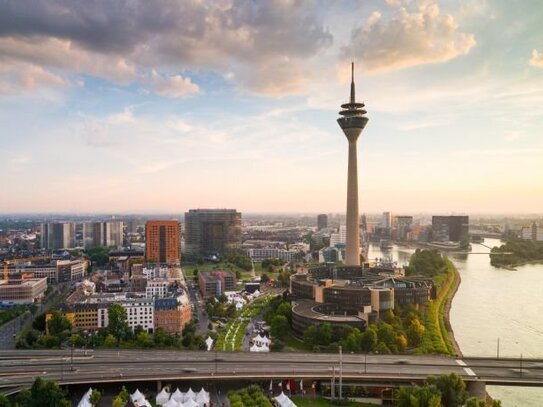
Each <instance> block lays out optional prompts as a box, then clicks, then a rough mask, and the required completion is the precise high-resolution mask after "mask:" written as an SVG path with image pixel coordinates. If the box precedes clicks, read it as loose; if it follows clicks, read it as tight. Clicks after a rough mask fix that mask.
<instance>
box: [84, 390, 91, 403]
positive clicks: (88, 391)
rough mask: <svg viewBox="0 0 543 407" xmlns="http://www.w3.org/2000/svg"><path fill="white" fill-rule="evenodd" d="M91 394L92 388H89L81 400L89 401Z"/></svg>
mask: <svg viewBox="0 0 543 407" xmlns="http://www.w3.org/2000/svg"><path fill="white" fill-rule="evenodd" d="M91 394H92V387H89V389H88V390H87V392H86V393H85V394H84V396H83V398H84V399H87V400H88V399H90V396H91Z"/></svg>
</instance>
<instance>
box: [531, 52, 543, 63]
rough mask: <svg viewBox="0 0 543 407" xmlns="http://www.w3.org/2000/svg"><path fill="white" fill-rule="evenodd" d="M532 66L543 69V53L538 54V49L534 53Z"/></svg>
mask: <svg viewBox="0 0 543 407" xmlns="http://www.w3.org/2000/svg"><path fill="white" fill-rule="evenodd" d="M530 65H531V66H535V67H537V68H543V52H538V51H537V50H536V49H534V50H533V51H532V57H531V58H530Z"/></svg>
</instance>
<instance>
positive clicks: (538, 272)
mask: <svg viewBox="0 0 543 407" xmlns="http://www.w3.org/2000/svg"><path fill="white" fill-rule="evenodd" d="M497 245H500V241H499V240H498V239H485V240H484V246H483V245H481V244H473V245H472V251H473V252H476V253H488V252H490V249H489V248H488V247H494V246H497ZM485 246H488V247H485ZM413 252H414V249H411V248H404V247H398V246H396V245H394V246H393V248H392V249H391V250H389V251H386V252H382V251H381V250H380V248H379V246H378V245H371V246H370V249H369V253H368V258H369V259H370V260H373V259H375V258H376V257H377V258H383V257H388V258H391V259H392V260H393V261H397V262H398V264H400V265H405V264H407V263H408V261H409V256H410V255H411V253H413ZM450 258H451V260H452V261H453V262H454V264H455V265H456V267H457V269H458V272H459V273H460V276H461V278H462V282H461V283H460V287H459V288H458V291H457V293H456V295H455V297H454V299H453V302H452V307H451V313H450V319H451V325H452V328H453V331H454V335H455V338H456V341H457V342H458V345H459V346H460V349H461V350H462V353H463V354H464V355H466V356H471V355H479V356H496V354H497V352H498V338H499V354H500V356H502V357H505V356H514V357H519V356H520V355H521V354H522V356H523V357H526V358H529V357H539V358H542V357H543V302H542V292H543V264H537V265H525V266H521V267H518V268H517V270H516V271H509V270H505V269H498V268H495V267H492V266H491V265H490V259H489V257H488V255H485V254H470V255H451V256H450ZM487 390H488V392H489V394H490V395H491V396H492V397H494V398H497V399H500V400H502V405H503V406H504V407H536V406H537V407H540V406H542V405H543V389H541V388H529V387H497V386H488V387H487Z"/></svg>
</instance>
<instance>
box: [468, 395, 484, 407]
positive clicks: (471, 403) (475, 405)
mask: <svg viewBox="0 0 543 407" xmlns="http://www.w3.org/2000/svg"><path fill="white" fill-rule="evenodd" d="M465 407H486V402H485V401H484V400H479V399H478V398H477V397H470V398H469V399H467V400H466V404H465Z"/></svg>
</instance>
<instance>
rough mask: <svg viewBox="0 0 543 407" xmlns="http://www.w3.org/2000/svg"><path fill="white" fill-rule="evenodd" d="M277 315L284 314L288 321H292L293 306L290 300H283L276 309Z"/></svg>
mask: <svg viewBox="0 0 543 407" xmlns="http://www.w3.org/2000/svg"><path fill="white" fill-rule="evenodd" d="M276 314H277V315H283V316H284V317H285V318H286V319H287V320H288V322H289V323H290V321H292V306H291V305H290V303H289V302H288V301H283V302H282V303H281V304H280V305H279V306H278V307H277V310H276Z"/></svg>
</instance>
